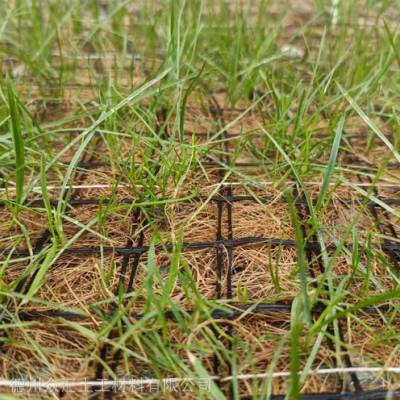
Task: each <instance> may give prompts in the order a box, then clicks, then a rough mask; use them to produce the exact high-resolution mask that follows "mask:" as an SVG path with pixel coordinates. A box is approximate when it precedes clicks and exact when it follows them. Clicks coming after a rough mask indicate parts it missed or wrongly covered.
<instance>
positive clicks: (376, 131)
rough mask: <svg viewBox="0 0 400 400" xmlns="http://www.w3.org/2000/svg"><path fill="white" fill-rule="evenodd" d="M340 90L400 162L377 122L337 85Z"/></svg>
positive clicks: (398, 156) (398, 155)
mask: <svg viewBox="0 0 400 400" xmlns="http://www.w3.org/2000/svg"><path fill="white" fill-rule="evenodd" d="M337 85H338V87H339V89H340V90H341V92H342V93H343V96H344V97H345V98H346V100H347V101H348V102H349V104H350V105H351V107H352V108H353V109H354V110H355V111H356V113H357V114H358V115H359V116H360V117H361V119H362V120H363V121H364V122H365V123H366V124H367V125H368V127H369V128H370V129H371V130H372V131H373V132H374V133H375V134H376V136H378V137H379V139H381V140H382V142H383V143H385V145H386V146H387V148H388V149H389V150H390V151H391V152H392V153H393V155H394V156H395V157H396V160H397V161H398V162H400V154H399V153H398V151H397V150H396V149H395V148H394V146H393V144H392V143H391V142H390V140H389V139H388V138H387V137H386V136H385V135H384V134H383V132H382V131H381V130H380V129H379V128H378V127H377V126H376V124H375V122H374V121H372V120H371V118H369V117H368V116H367V115H366V114H365V113H364V111H363V110H361V108H360V106H359V105H358V104H357V103H356V101H355V100H354V99H353V98H352V97H351V96H350V95H349V94H348V93H347V92H346V91H345V90H344V89H343V88H342V86H341V85H340V84H339V83H337Z"/></svg>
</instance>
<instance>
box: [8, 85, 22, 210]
mask: <svg viewBox="0 0 400 400" xmlns="http://www.w3.org/2000/svg"><path fill="white" fill-rule="evenodd" d="M7 95H8V107H9V112H10V125H11V132H12V138H13V143H14V152H15V164H16V168H15V174H16V179H15V184H16V203H17V204H22V202H23V194H24V179H25V177H24V175H25V147H24V138H23V136H22V131H21V125H20V116H19V112H18V108H17V102H16V95H15V92H14V87H13V84H12V80H11V78H8V79H7Z"/></svg>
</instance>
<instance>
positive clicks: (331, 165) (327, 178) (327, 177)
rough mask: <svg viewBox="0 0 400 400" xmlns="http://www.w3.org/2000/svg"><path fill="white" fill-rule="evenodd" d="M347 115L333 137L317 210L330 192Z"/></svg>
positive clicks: (342, 118) (340, 121)
mask: <svg viewBox="0 0 400 400" xmlns="http://www.w3.org/2000/svg"><path fill="white" fill-rule="evenodd" d="M345 119H346V118H345V116H344V115H343V116H342V117H341V118H340V120H339V123H338V126H337V128H336V132H335V138H334V139H333V145H332V150H331V155H330V157H329V162H328V166H327V168H326V172H325V176H324V180H323V182H322V186H321V190H320V193H319V196H318V200H317V205H316V206H315V208H316V210H317V211H318V210H320V209H321V207H322V205H323V203H324V200H325V197H326V195H327V194H328V191H329V183H330V181H331V178H332V175H333V172H334V170H335V164H336V159H337V155H338V152H339V147H340V141H341V139H342V133H343V127H344V122H345Z"/></svg>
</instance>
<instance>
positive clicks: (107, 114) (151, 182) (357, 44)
mask: <svg viewBox="0 0 400 400" xmlns="http://www.w3.org/2000/svg"><path fill="white" fill-rule="evenodd" d="M215 3H217V2H215ZM307 4H308V3H307V2H305V5H304V6H301V5H293V4H291V7H289V8H287V9H285V8H280V7H278V6H275V5H274V6H271V8H270V9H268V10H269V13H268V15H267V16H266V18H267V20H280V21H281V23H282V24H281V25H280V28H279V29H276V31H274V30H273V29H272V31H271V32H269V33H268V35H269V36H268V35H267V36H268V37H269V39H268V40H267V41H266V42H265V43H264V42H263V45H262V48H263V49H264V50H265V51H266V52H267V53H268V54H269V57H267V58H265V57H264V58H262V59H254V56H255V55H256V54H258V53H257V51H255V49H250V47H251V40H252V39H254V38H255V37H256V36H257V35H256V34H254V36H251V35H249V38H247V37H246V35H247V33H246V32H247V31H251V29H253V28H254V30H255V31H256V33H257V34H258V35H262V34H265V31H264V29H265V28H261V26H262V25H263V23H262V22H258V23H257V24H256V25H255V26H254V27H252V28H251V29H250V25H247V24H250V21H252V22H253V23H255V21H256V20H257V18H259V19H262V18H263V17H262V16H260V15H261V14H260V11H259V10H258V11H257V8H255V9H253V8H252V7H250V6H248V7H244V9H242V11H243V10H244V11H243V12H244V16H245V18H244V19H243V21H242V23H243V25H242V28H241V29H238V28H237V26H233V27H231V26H229V23H228V25H227V26H225V25H224V26H222V24H221V21H222V16H224V18H225V17H227V16H229V15H230V16H231V17H232V18H233V19H234V20H235V21H236V18H237V15H238V10H239V9H240V8H239V9H237V10H236V11H235V9H231V8H230V7H228V6H226V7H225V8H224V7H222V8H219V7H218V6H217V5H211V4H208V6H209V7H210V8H209V9H206V11H204V10H202V11H199V12H200V14H201V13H204V15H203V14H201V15H203V18H204V20H203V21H202V23H203V24H204V26H205V27H204V31H203V32H202V33H196V35H197V34H198V35H199V36H198V37H197V36H195V37H196V40H198V42H197V44H198V47H199V49H194V48H191V47H190V44H188V43H189V42H190V41H189V42H188V43H187V42H185V43H186V45H187V46H189V50H187V49H186V48H182V49H180V50H179V51H178V50H176V48H177V47H174V46H178V47H179V41H178V42H174V43H173V44H172V43H170V44H169V46H165V48H166V49H167V50H166V52H167V54H164V53H163V52H161V51H160V48H163V46H162V45H160V43H158V44H157V41H158V40H161V39H160V38H161V37H162V40H165V41H166V40H167V39H165V38H164V36H163V28H165V27H166V26H168V25H167V22H168V19H165V15H166V14H165V12H164V11H163V9H162V7H161V8H159V7H158V6H157V5H156V3H154V4H152V5H151V6H145V5H143V7H142V8H141V7H135V6H133V5H130V6H129V7H128V8H127V9H125V13H123V16H121V15H120V14H119V13H118V11H119V9H116V10H114V11H115V14H114V13H111V15H112V16H110V20H107V18H106V20H105V21H103V22H99V21H101V19H95V22H93V21H91V19H90V18H89V19H85V18H81V20H82V21H83V22H82V24H83V26H80V27H77V26H76V25H75V24H76V21H77V20H80V18H79V17H78V16H77V15H75V19H74V18H73V19H71V24H69V23H68V24H66V25H65V26H63V29H64V30H65V32H66V33H69V34H70V35H71V38H74V37H75V35H76V30H78V31H79V32H80V33H79V34H80V35H81V36H82V38H86V40H87V41H88V42H90V40H91V38H92V37H95V38H96V40H98V41H99V43H102V40H103V39H104V37H105V38H109V36H108V35H110V31H109V30H108V28H109V29H110V30H111V31H112V32H113V35H111V36H112V37H113V40H115V37H114V34H115V35H116V37H118V35H120V36H122V35H123V33H121V32H122V31H123V30H125V31H126V32H129V34H131V35H133V36H135V37H138V38H140V40H138V41H136V42H135V46H136V47H135V51H133V50H132V49H130V51H126V48H125V49H118V45H117V44H116V43H118V41H116V42H115V43H114V42H113V40H111V39H110V41H108V40H105V42H104V43H102V44H103V47H105V48H108V50H107V51H103V50H104V48H103V47H102V46H100V44H99V43H97V42H96V41H94V42H93V43H91V42H90V45H87V47H86V48H85V49H86V51H85V52H83V51H79V52H78V54H77V53H76V52H75V50H76V46H77V43H78V42H74V40H71V42H70V43H68V44H65V48H63V52H60V51H59V49H58V48H57V46H55V45H54V46H53V47H49V48H47V47H46V48H45V51H44V50H43V51H40V52H39V55H38V56H37V57H36V58H35V57H32V62H27V60H28V59H29V57H28V55H24V54H22V52H23V49H21V48H20V49H15V48H14V47H15V42H16V39H15V38H13V40H10V41H9V42H7V41H6V42H7V43H6V44H7V46H8V47H7V46H6V48H9V49H10V51H9V53H7V52H6V53H5V54H7V57H4V60H2V68H3V71H4V74H6V73H9V74H11V76H12V77H13V80H14V81H13V89H12V90H13V91H14V92H15V93H17V94H18V104H24V107H25V108H24V107H22V106H21V107H20V109H19V113H20V114H21V115H23V118H22V119H21V121H22V122H21V123H22V125H23V126H24V131H23V135H24V146H25V149H26V150H25V163H24V170H23V175H24V177H23V179H24V192H23V198H22V200H20V204H19V205H18V204H17V203H18V200H17V196H18V187H17V186H18V185H17V181H18V179H19V176H20V173H19V172H18V169H17V168H15V165H16V161H15V157H14V155H13V148H12V143H13V142H12V137H11V133H10V131H6V132H5V134H4V139H3V140H2V142H1V143H0V146H1V152H2V158H1V160H2V163H1V192H0V194H1V197H0V251H1V265H0V267H1V270H0V276H1V285H2V289H1V298H2V302H1V321H2V322H1V324H2V325H1V329H2V332H3V334H2V337H1V343H0V365H1V378H3V379H32V380H41V381H44V382H46V381H52V380H69V381H78V380H83V381H84V380H86V381H89V380H90V381H95V380H97V382H102V381H103V380H104V381H106V380H113V379H121V378H123V377H127V378H129V379H133V380H135V383H131V387H130V388H128V389H129V390H128V391H127V390H126V387H125V388H124V389H123V390H122V389H121V388H118V387H112V386H111V387H110V386H107V385H105V387H104V388H101V387H97V386H94V385H92V384H90V383H87V385H86V387H84V388H78V387H74V389H73V390H67V389H61V388H56V389H54V390H53V391H40V392H35V391H32V390H31V391H29V396H32V397H35V396H37V397H38V398H54V397H56V398H58V397H59V398H76V396H77V395H81V396H85V397H87V398H116V399H118V398H131V397H132V396H137V397H139V398H141V397H143V398H153V397H154V398H160V396H161V397H163V398H188V399H190V398H215V397H218V396H225V397H229V398H253V397H254V398H257V397H258V396H260V398H265V396H272V397H271V398H274V399H280V398H282V399H283V398H285V396H286V398H296V397H295V393H296V390H298V391H300V392H301V393H302V394H303V398H304V399H307V398H310V399H364V398H373V399H385V398H397V397H396V396H398V397H399V396H400V394H399V393H400V380H399V375H398V373H396V372H395V371H394V370H393V369H396V368H397V369H398V368H400V357H399V350H398V341H399V333H398V332H399V328H400V315H399V306H400V304H399V300H398V298H399V297H398V295H399V293H398V285H399V268H400V242H399V234H400V232H399V224H398V219H399V216H400V209H399V208H400V200H399V198H398V184H399V176H398V167H399V160H400V157H399V156H398V153H397V150H396V149H397V148H398V121H397V117H396V115H397V114H396V112H397V111H396V107H397V106H396V102H395V97H394V95H393V92H394V91H395V89H392V88H391V87H390V85H395V84H397V81H396V78H393V81H391V79H392V78H391V77H392V73H398V68H397V66H396V59H397V58H396V54H397V53H396V50H395V49H394V50H393V46H392V45H391V43H392V42H393V41H394V44H395V45H396V44H397V41H396V38H394V39H393V37H391V36H390V35H389V34H388V33H387V30H389V29H390V28H388V26H389V27H391V26H392V25H391V17H393V15H394V14H395V13H396V12H398V7H395V6H393V8H391V7H388V8H387V9H386V8H385V7H383V8H382V9H380V8H379V7H376V8H374V7H373V6H371V7H370V8H368V10H366V11H365V15H364V14H363V10H359V11H358V13H359V14H357V13H356V11H355V10H354V9H352V8H350V6H349V10H347V9H346V5H342V6H341V7H343V9H340V10H341V11H340V12H341V13H342V14H343V15H342V18H343V21H342V22H343V24H342V25H340V23H335V24H337V25H336V26H333V25H332V18H333V17H332V14H329V13H327V12H325V13H324V12H321V13H317V14H313V13H314V12H316V11H315V9H314V8H313V7H316V6H315V5H314V6H312V5H310V6H308V5H307ZM242 6H243V5H242ZM121 7H122V6H121ZM152 7H154V8H152ZM171 7H172V6H171ZM188 7H189V8H190V7H194V8H193V9H191V8H190V10H191V11H192V14H193V15H195V12H194V11H196V10H197V9H196V8H195V6H194V5H191V6H188ZM310 7H311V8H310ZM117 8H118V7H117ZM78 9H80V10H81V8H80V7H78ZM122 9H124V8H123V7H122ZM99 10H100V11H99V12H100V14H101V13H104V15H108V14H107V13H108V12H109V11H110V10H108V9H107V5H101V7H100V8H99ZM107 10H108V11H107ZM207 10H208V13H207ZM346 10H347V11H346ZM81 11H82V10H81ZM128 11H129V12H128ZM197 11H198V10H197ZM325 11H326V10H325ZM71 12H72V11H71ZM152 12H154V13H155V14H154V19H152V18H150V19H149V21H150V22H149V23H148V24H145V25H143V23H140V22H139V21H140V20H141V19H142V18H143V17H144V16H150V15H152V14H151V13H152ZM346 12H348V14H346ZM213 13H216V14H215V15H218V16H219V18H220V20H219V22H220V24H219V25H216V24H215V21H214V20H213V18H212V17H210V15H213ZM352 13H356V15H353V14H352ZM192 14H190V13H188V15H186V14H185V17H184V18H186V19H187V20H185V23H187V22H188V21H192V22H193V20H191V18H194V16H193V15H192ZM101 15H102V14H101ZM173 15H175V14H173ZM345 15H346V18H345V17H344V16H345ZM382 15H383V17H384V18H385V24H386V25H385V24H383V23H381V22H380V19H379V18H380V17H382ZM114 16H115V18H114ZM383 17H382V18H383ZM43 18H48V16H43ZM113 18H114V19H113ZM171 18H172V17H171ZM174 18H175V17H174ZM73 21H75V23H74V22H73ZM96 21H97V22H96ZM377 21H379V23H378V22H377ZM103 23H104V26H103V25H102V24H103ZM10 24H11V26H13V24H17V22H16V20H15V21H14V20H13V21H12V23H11V22H10ZM86 24H87V26H86ZM108 24H110V25H108ZM158 24H159V25H158ZM327 24H328V25H327ZM157 26H158V28H157ZM327 26H328V27H329V32H328V33H327V32H326V31H324V27H325V29H328V28H327ZM385 26H386V28H385ZM247 28H248V29H247ZM30 29H31V27H30V25H29V24H28V26H27V32H28V31H29V30H30ZM385 29H386V30H385ZM121 30H122V31H121ZM22 32H23V33H22V34H23V35H26V32H25V31H22ZM171 32H172V33H171V35H172V36H173V34H174V33H173V30H172V31H171ZM196 32H197V31H196ZM232 32H235V33H232ZM238 32H241V33H238ZM385 32H386V33H385ZM389 32H390V30H389ZM233 34H234V35H237V36H235V38H236V39H237V40H238V41H239V40H243V41H244V42H245V43H246V45H243V49H241V50H238V51H239V52H241V55H240V57H239V59H240V60H241V63H242V64H241V65H240V68H239V66H236V67H235V68H236V70H235V72H234V73H232V76H231V75H230V73H231V72H232V71H231V70H230V65H231V64H229V60H230V59H231V58H228V54H229V51H228V48H229V47H230V46H229V43H230V37H231V36H232V35H233ZM86 35H88V36H86ZM202 35H203V36H202ZM242 35H243V36H242ZM385 35H386V36H385ZM387 35H389V36H387ZM111 36H110V37H111ZM243 37H245V38H246V40H248V41H246V40H245V39H243ZM88 38H89V39H88ZM102 38H103V39H102ZM241 38H242V39H241ZM383 38H386V40H387V42H388V45H387V46H388V47H387V48H386V49H382V51H381V53H379V49H378V50H377V49H376V47H374V45H373V44H374V43H376V42H378V43H379V41H382V40H383ZM18 40H21V39H18ZM26 40H28V39H26ZM254 40H255V39H254ZM193 41H194V39H193ZM352 41H353V42H352ZM325 42H326V43H325ZM105 43H106V44H105ZM149 43H153V44H152V45H149ZM219 43H225V44H226V47H223V46H222V47H223V48H222V49H221V53H218V51H217V49H218V48H219V47H220V46H221V45H220V44H219ZM321 43H323V46H322V44H321ZM339 43H340V45H339ZM97 45H98V46H99V47H96V46H97ZM131 45H132V44H131ZM91 46H93V47H91ZM260 46H261V44H260ZM285 46H286V47H285ZM321 46H322V48H323V49H324V51H326V53H327V55H326V56H325V57H324V56H323V53H324V52H323V51H322V50H321ZM346 46H352V47H349V48H347V47H346ZM260 48H261V47H260ZM277 48H278V49H279V51H278V50H277ZM345 48H346V49H347V52H348V51H350V52H351V51H353V52H355V53H357V54H358V62H357V65H362V64H364V66H365V65H366V66H367V67H368V66H370V67H369V69H368V68H367V67H365V68H367V70H366V71H364V70H362V69H361V67H360V69H359V70H357V65H352V64H351V63H350V62H346V60H345V59H344V60H342V61H340V62H339V61H338V54H341V51H343V50H344V49H345ZM394 48H395V46H394ZM282 49H283V50H282ZM325 49H327V50H325ZM328 49H329V51H328ZM349 49H350V50H349ZM11 50H12V51H11ZM174 51H176V52H174ZM180 51H182V52H183V53H185V51H188V55H187V58H186V59H185V60H184V61H183V60H179V61H176V60H178V59H179V57H180V55H179V52H180ZM191 51H193V54H197V53H196V51H198V52H199V53H201V56H198V57H199V58H198V59H197V58H196V57H197V55H196V56H194V55H193V54H192V53H191ZM260 52H261V50H260ZM44 53H46V57H47V58H46V59H45V55H44ZM275 53H276V54H277V55H276V56H275ZM377 53H379V54H377ZM118 54H120V56H118V57H117V56H116V55H118ZM136 54H137V55H136ZM185 54H186V53H185ZM189 54H192V56H193V57H192V58H191V57H189ZM346 54H347V53H346ZM252 57H253V58H252ZM372 59H373V60H375V62H376V63H375V64H373V63H372V61H371V60H372ZM193 60H195V61H193ZM249 60H250V61H249ZM175 61H176V62H177V64H180V62H181V61H182V65H183V66H184V67H187V70H185V73H187V75H182V76H185V77H184V78H183V81H182V82H181V81H180V80H179V79H180V78H181V76H179V74H178V73H177V72H176V70H174V68H177V67H176V65H175V64H174V62H175ZM334 62H337V63H338V64H337V65H335V66H332V65H330V64H331V63H334ZM314 63H317V64H318V65H319V66H320V67H319V68H321V69H322V70H323V71H324V73H325V74H326V76H325V75H324V74H323V73H321V75H320V76H319V75H318V74H317V72H316V71H317V70H318V68H317V67H313V66H314ZM265 65H267V66H268V68H270V70H267V69H263V68H261V67H262V66H265ZM184 67H182V68H184ZM313 68H314V69H313ZM331 68H333V69H331ZM384 68H386V71H387V72H386V73H387V75H386V73H384V72H383V73H382V70H383V69H384ZM214 69H215V70H216V71H217V72H216V73H215V75H214V74H213V71H214ZM353 69H354V70H353ZM39 70H40V71H41V73H36V74H35V73H34V72H35V71H39ZM61 70H62V71H63V74H62V76H58V77H57V76H56V75H57V71H61ZM164 70H168V71H167V73H165V74H164V72H163V71H164ZM171 70H172V72H171ZM203 70H204V71H205V72H204V76H203V75H201V74H202V73H203ZM193 71H196V73H195V74H194V73H193ZM54 74H56V75H54ZM341 74H343V75H341ZM159 76H161V78H159V79H158V77H159ZM333 76H334V77H335V79H333V78H332V77H333ZM165 77H167V78H168V79H167V80H166V82H164V81H163V79H164V78H165ZM232 77H235V79H233V78H232ZM8 79H10V78H8ZM364 79H365V80H367V81H368V84H365V86H363V82H364ZM385 79H386V80H385ZM333 81H334V83H332V85H333V86H332V87H331V86H330V85H331V82H333ZM381 81H383V82H381ZM177 82H178V84H177ZM188 82H189V83H188ZM293 82H296V83H298V84H299V87H298V88H297V89H296V90H295V91H292V89H291V86H293ZM394 82H395V83H394ZM303 84H304V86H302V85H303ZM146 85H148V87H147V88H146ZM185 85H188V87H189V88H188V87H187V86H185ZM307 85H308V86H309V87H311V88H312V90H311V91H310V92H307V89H306V87H307ZM368 85H371V89H370V88H369V86H368ZM379 85H382V86H381V87H380V89H376V88H377V87H379ZM342 86H343V87H346V88H347V87H348V88H350V87H351V88H352V90H350V89H343V87H342ZM2 87H3V92H4V94H5V95H6V94H7V93H8V92H7V90H10V89H9V87H8V88H7V85H6V84H4V85H3V86H2ZM339 87H340V89H338V88H339ZM138 88H139V89H138ZM143 88H145V89H143ZM182 88H185V89H186V91H185V90H183V89H182ZM354 88H355V89H354ZM142 89H143V90H142ZM313 90H314V91H315V92H313ZM368 90H371V92H372V94H370V95H369V97H368V96H366V97H368V99H367V100H366V104H364V103H362V102H363V101H364V100H362V97H361V95H360V96H358V95H357V91H359V93H361V94H362V93H363V91H365V92H368ZM374 90H377V93H376V92H374ZM8 95H9V93H8ZM127 96H130V97H129V98H130V101H126V102H125V99H126V98H127ZM291 96H292V97H291ZM374 96H375V97H376V99H375V97H374ZM355 99H356V100H355ZM356 101H357V102H359V103H361V104H362V105H363V109H364V110H367V111H365V113H367V114H368V115H372V117H371V118H370V117H369V116H366V114H365V113H364V111H362V110H360V109H359V106H358V104H355V102H356ZM364 106H365V107H364ZM7 110H8V109H7V108H6V109H5V110H2V119H3V117H4V118H8V117H7V115H8V114H7V112H8V111H7ZM28 111H29V112H28ZM392 111H393V113H392V114H391V112H392ZM3 114H4V115H3ZM343 116H344V117H345V118H344V117H343ZM342 118H343V120H342ZM2 126H5V125H4V124H2ZM4 129H5V130H6V128H4ZM338 132H339V133H338ZM339 134H340V143H339V145H338V147H337V149H336V150H337V153H338V154H337V157H336V158H335V160H334V162H335V163H334V164H333V165H332V164H331V160H332V157H333V156H332V154H333V153H334V148H335V143H336V140H337V138H339ZM388 142H389V143H390V144H391V145H389V146H388V144H387V143H388ZM329 174H330V176H329V179H327V176H328V175H329ZM45 188H47V190H46V191H45V190H44V189H45ZM322 194H323V197H321V196H322ZM385 367H386V368H389V369H388V370H386V371H385ZM390 368H392V370H390ZM378 369H379V370H378ZM169 378H172V379H178V380H177V381H163V379H164V380H165V379H169ZM179 379H180V380H179ZM128 386H129V385H128ZM120 389H121V390H120ZM7 390H8V392H10V393H11V392H13V395H15V396H21V397H26V396H27V391H26V390H21V391H19V392H15V391H12V390H11V389H7ZM7 390H5V391H7ZM127 392H129V393H127ZM221 393H222V394H221ZM388 396H392V397H388Z"/></svg>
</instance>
